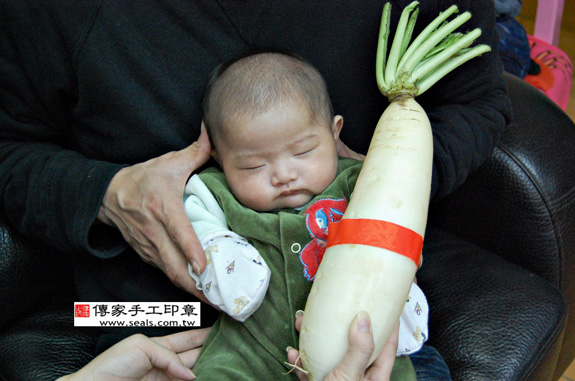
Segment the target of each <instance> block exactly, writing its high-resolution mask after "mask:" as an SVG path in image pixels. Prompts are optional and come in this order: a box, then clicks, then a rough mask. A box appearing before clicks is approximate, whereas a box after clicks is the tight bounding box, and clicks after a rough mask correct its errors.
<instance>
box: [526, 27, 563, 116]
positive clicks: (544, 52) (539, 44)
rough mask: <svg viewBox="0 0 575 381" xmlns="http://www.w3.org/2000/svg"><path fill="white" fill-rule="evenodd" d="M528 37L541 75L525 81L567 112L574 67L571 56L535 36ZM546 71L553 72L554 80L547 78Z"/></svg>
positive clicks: (531, 76) (528, 77)
mask: <svg viewBox="0 0 575 381" xmlns="http://www.w3.org/2000/svg"><path fill="white" fill-rule="evenodd" d="M527 37H528V39H529V46H530V47H531V59H533V60H534V61H535V62H536V63H537V64H539V66H540V67H541V73H540V75H528V76H527V77H525V81H527V82H529V83H530V84H532V85H533V86H535V87H537V88H538V89H540V90H541V91H543V92H544V93H545V95H547V96H548V97H549V98H551V99H552V100H553V101H554V102H555V103H557V104H558V105H559V107H561V108H562V109H563V110H566V109H567V102H568V101H569V93H570V92H571V81H572V79H573V66H572V65H571V60H570V59H569V56H567V54H565V52H563V51H562V50H561V49H559V48H558V47H556V46H554V45H551V44H549V43H547V42H546V41H543V40H541V39H539V38H537V37H533V36H527ZM546 71H551V73H552V78H549V77H548V76H545V72H546Z"/></svg>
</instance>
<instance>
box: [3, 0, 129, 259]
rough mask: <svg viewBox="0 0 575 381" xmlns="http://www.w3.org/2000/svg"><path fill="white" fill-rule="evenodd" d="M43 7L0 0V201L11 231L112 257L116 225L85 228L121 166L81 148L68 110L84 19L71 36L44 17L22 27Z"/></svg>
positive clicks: (117, 243) (119, 245)
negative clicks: (85, 151) (35, 22)
mask: <svg viewBox="0 0 575 381" xmlns="http://www.w3.org/2000/svg"><path fill="white" fill-rule="evenodd" d="M41 7H42V5H40V4H38V8H36V7H34V6H30V7H26V6H21V5H19V4H16V3H15V2H11V1H4V2H2V3H0V24H1V25H2V28H0V46H2V52H1V53H0V194H1V195H2V204H1V207H2V209H3V212H4V213H5V214H6V216H7V217H8V218H9V220H10V222H11V223H12V224H13V225H14V226H15V227H16V228H17V229H19V230H20V231H22V232H24V233H25V234H27V235H29V236H34V237H38V238H40V239H42V240H44V241H45V242H48V243H50V244H51V245H53V246H55V247H58V248H60V249H61V250H63V251H66V252H79V251H81V252H90V253H92V254H94V255H97V256H101V257H106V256H113V255H115V254H117V253H118V252H119V251H121V250H122V249H123V248H124V247H125V245H126V244H125V242H123V240H122V239H121V236H120V235H119V234H118V233H117V231H116V230H115V229H112V228H109V229H106V228H104V227H103V225H101V226H100V227H96V229H90V228H91V226H92V224H93V222H94V221H95V219H96V216H97V213H98V210H99V207H100V203H101V200H102V197H103V196H104V193H105V191H106V188H107V186H108V183H109V181H110V180H111V178H112V177H113V176H114V175H115V174H116V172H117V171H119V170H120V169H121V168H122V167H123V165H120V164H114V163H109V162H105V161H99V160H93V159H90V158H88V157H86V156H85V155H83V154H80V153H79V150H78V149H77V148H78V147H77V142H76V141H75V137H74V135H73V132H72V131H73V124H74V123H75V122H74V120H73V118H72V117H71V114H70V109H71V108H72V107H73V106H74V102H75V101H76V99H75V98H76V96H77V94H76V90H75V87H76V78H75V75H74V70H73V66H74V62H73V55H74V50H73V48H74V46H73V44H74V43H75V42H78V41H79V38H80V36H81V34H82V31H83V29H84V28H87V27H88V25H76V28H71V34H74V36H62V35H59V34H58V32H57V31H58V28H57V27H56V26H55V25H53V24H52V23H55V21H54V20H50V19H49V18H48V17H46V18H45V19H46V22H45V23H44V24H39V25H37V26H36V27H35V28H28V27H29V26H30V25H29V23H27V22H26V20H33V19H35V14H37V13H38V12H42V8H41ZM78 11H79V12H81V11H85V12H90V11H91V9H80V10H78ZM78 19H79V20H86V17H84V15H80V14H78ZM75 38H76V39H77V40H76V41H74V39H75ZM46 47H50V49H51V50H47V49H46ZM55 84H57V85H55ZM90 235H91V236H90ZM99 235H102V236H104V235H105V236H106V237H107V239H106V240H100V239H98V236H99Z"/></svg>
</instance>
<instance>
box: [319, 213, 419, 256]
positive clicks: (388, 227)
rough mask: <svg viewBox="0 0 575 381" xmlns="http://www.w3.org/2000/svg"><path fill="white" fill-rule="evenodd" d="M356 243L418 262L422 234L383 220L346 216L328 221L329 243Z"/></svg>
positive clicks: (334, 244) (330, 244)
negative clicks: (338, 219)
mask: <svg viewBox="0 0 575 381" xmlns="http://www.w3.org/2000/svg"><path fill="white" fill-rule="evenodd" d="M354 244H355V245H366V246H374V247H380V248H382V249H386V250H390V251H393V252H395V253H398V254H401V255H404V256H406V257H408V258H410V259H411V260H413V262H415V265H416V266H419V261H420V258H421V250H422V249H423V237H422V236H421V235H419V234H417V233H416V232H414V231H413V230H411V229H408V228H406V227H403V226H400V225H397V224H394V223H393V222H387V221H381V220H371V219H364V218H344V219H343V220H341V221H339V222H333V223H330V224H329V228H328V235H327V247H331V246H336V245H354Z"/></svg>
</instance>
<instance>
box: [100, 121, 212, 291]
mask: <svg viewBox="0 0 575 381" xmlns="http://www.w3.org/2000/svg"><path fill="white" fill-rule="evenodd" d="M210 153H211V147H210V142H209V139H208V136H207V133H206V131H205V129H204V128H202V132H201V134H200V137H199V138H198V140H197V141H196V142H194V143H193V144H192V145H190V146H189V147H187V148H184V149H183V150H180V151H174V152H169V153H167V154H165V155H162V156H159V157H157V158H154V159H151V160H148V161H146V162H144V163H139V164H135V165H132V166H130V167H126V168H123V169H121V170H120V171H119V172H118V173H117V174H116V175H115V176H114V177H113V178H112V181H111V182H110V184H109V185H108V189H107V190H106V194H105V196H104V199H103V201H102V206H101V207H100V211H99V213H98V219H99V220H100V221H101V222H103V223H105V224H108V225H111V226H115V227H117V228H118V229H119V230H120V232H121V233H122V235H123V237H124V239H125V240H126V241H127V242H128V244H129V245H130V246H132V248H133V249H134V250H135V251H136V252H137V253H138V254H139V255H140V257H141V258H142V259H143V260H144V261H145V262H147V263H150V264H152V265H154V266H156V267H158V268H159V269H161V270H162V271H163V272H164V273H165V274H166V275H167V276H168V277H169V278H170V280H171V281H172V282H173V283H174V284H175V285H177V286H178V287H181V288H183V289H184V290H186V291H188V292H190V293H192V294H194V295H195V296H197V297H199V298H201V299H202V300H204V301H205V297H204V295H203V293H202V292H200V291H198V290H197V289H196V287H195V282H194V281H193V279H192V278H191V277H190V275H189V273H188V263H191V264H192V266H193V268H194V271H195V272H197V273H198V274H199V273H201V272H202V271H203V269H204V268H205V265H206V257H205V254H204V251H203V250H202V247H201V245H200V243H199V241H198V238H197V237H196V234H195V233H194V230H193V228H192V224H191V223H190V221H189V219H188V217H187V216H186V214H185V212H184V207H183V203H182V197H183V192H184V187H185V185H186V181H187V180H188V178H189V176H190V174H191V173H192V172H194V171H195V170H197V169H198V168H199V167H201V166H202V165H203V164H205V163H206V162H207V161H208V159H209V158H210Z"/></svg>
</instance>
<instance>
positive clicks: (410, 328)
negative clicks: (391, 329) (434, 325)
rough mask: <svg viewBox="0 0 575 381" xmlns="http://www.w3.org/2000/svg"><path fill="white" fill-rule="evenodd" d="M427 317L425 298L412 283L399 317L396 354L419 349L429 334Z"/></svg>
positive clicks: (413, 351)
mask: <svg viewBox="0 0 575 381" xmlns="http://www.w3.org/2000/svg"><path fill="white" fill-rule="evenodd" d="M428 318H429V306H428V304H427V299H426V298H425V295H424V294H423V291H422V290H421V288H419V286H418V285H417V284H415V283H413V284H412V285H411V290H409V296H408V297H407V302H406V303H405V306H404V307H403V312H402V313H401V317H400V318H399V342H398V345H397V356H402V355H410V354H412V353H415V352H417V351H419V350H420V349H421V347H422V346H423V343H425V342H426V341H427V338H428V335H429V330H428V327H427V321H428Z"/></svg>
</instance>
